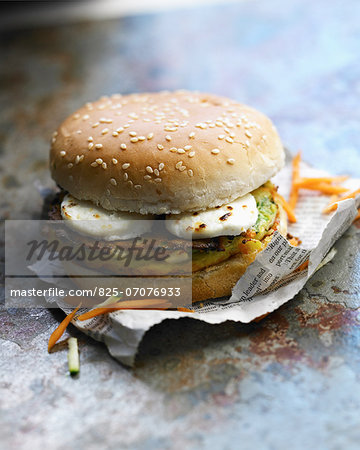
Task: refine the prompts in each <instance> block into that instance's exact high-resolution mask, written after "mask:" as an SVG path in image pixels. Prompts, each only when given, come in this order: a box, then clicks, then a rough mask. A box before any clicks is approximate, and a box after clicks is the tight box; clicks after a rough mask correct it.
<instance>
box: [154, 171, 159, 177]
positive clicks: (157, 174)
mask: <svg viewBox="0 0 360 450" xmlns="http://www.w3.org/2000/svg"><path fill="white" fill-rule="evenodd" d="M154 174H155V175H156V176H157V177H158V176H159V175H160V172H159V170H158V169H154Z"/></svg>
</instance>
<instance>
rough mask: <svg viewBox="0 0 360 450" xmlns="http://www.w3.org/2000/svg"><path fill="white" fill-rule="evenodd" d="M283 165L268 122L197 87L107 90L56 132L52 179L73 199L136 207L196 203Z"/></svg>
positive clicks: (177, 208) (245, 188) (165, 208)
mask: <svg viewBox="0 0 360 450" xmlns="http://www.w3.org/2000/svg"><path fill="white" fill-rule="evenodd" d="M283 164H284V151H283V147H282V144H281V142H280V139H279V136H278V134H277V132H276V130H275V128H274V126H273V125H272V123H271V121H270V120H269V119H268V118H267V117H265V116H264V115H263V114H261V113H260V112H258V111H256V110H255V109H253V108H250V107H248V106H246V105H242V104H240V103H237V102H234V101H232V100H229V99H227V98H223V97H218V96H215V95H209V94H199V93H193V92H184V91H181V92H179V91H177V92H163V93H155V94H154V93H152V94H149V93H148V94H133V95H126V96H121V95H113V96H112V97H103V98H101V99H100V100H98V101H96V102H94V103H88V104H86V105H85V106H84V107H82V108H80V109H79V110H78V111H77V112H76V113H74V114H73V115H72V116H70V117H68V118H67V119H66V120H65V121H64V122H63V123H62V125H61V126H60V127H59V129H58V131H57V132H55V133H54V135H53V139H52V147H51V152H50V167H51V173H52V176H53V178H54V180H55V181H56V182H57V183H58V184H59V185H60V186H61V187H62V188H63V189H65V190H66V191H68V192H70V193H71V194H72V195H74V196H75V197H76V198H78V199H82V200H91V201H93V202H94V203H96V204H99V205H101V206H102V207H104V208H106V209H109V210H122V211H131V212H139V213H141V214H148V213H153V214H164V213H180V212H184V211H200V210H203V209H206V208H211V207H215V206H217V205H222V204H224V203H227V202H230V201H232V200H234V199H235V198H238V197H240V196H242V195H245V194H246V193H248V192H250V191H252V190H254V189H256V188H257V187H259V186H260V185H262V184H263V183H265V182H266V181H267V180H269V178H271V177H272V176H273V175H275V174H276V173H277V172H278V170H279V169H280V168H281V167H282V166H283Z"/></svg>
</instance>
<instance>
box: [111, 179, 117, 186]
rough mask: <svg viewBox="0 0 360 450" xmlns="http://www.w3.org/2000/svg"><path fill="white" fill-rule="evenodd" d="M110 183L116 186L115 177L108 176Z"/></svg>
mask: <svg viewBox="0 0 360 450" xmlns="http://www.w3.org/2000/svg"><path fill="white" fill-rule="evenodd" d="M110 183H111V184H112V185H113V186H116V185H117V182H116V180H115V178H110Z"/></svg>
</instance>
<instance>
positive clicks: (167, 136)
mask: <svg viewBox="0 0 360 450" xmlns="http://www.w3.org/2000/svg"><path fill="white" fill-rule="evenodd" d="M165 139H166V140H167V141H168V142H170V141H171V136H169V135H168V134H167V135H166V136H165Z"/></svg>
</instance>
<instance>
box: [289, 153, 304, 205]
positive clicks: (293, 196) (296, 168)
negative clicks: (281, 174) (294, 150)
mask: <svg viewBox="0 0 360 450" xmlns="http://www.w3.org/2000/svg"><path fill="white" fill-rule="evenodd" d="M300 161H301V152H298V154H297V155H296V156H295V157H294V159H293V160H292V180H291V190H290V196H289V206H290V208H291V209H295V206H296V203H297V201H298V193H299V189H298V188H297V187H296V183H297V181H298V179H299V176H300Z"/></svg>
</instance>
